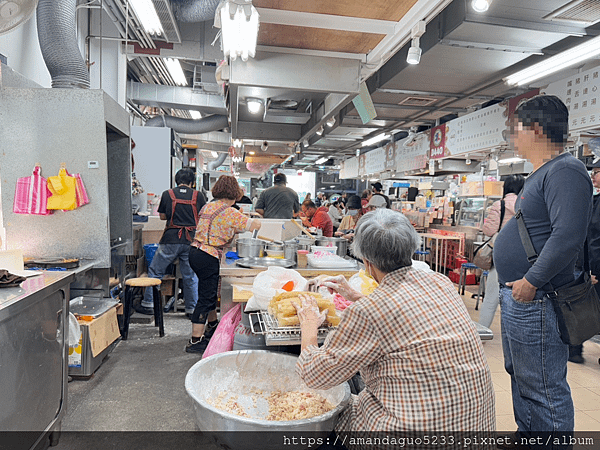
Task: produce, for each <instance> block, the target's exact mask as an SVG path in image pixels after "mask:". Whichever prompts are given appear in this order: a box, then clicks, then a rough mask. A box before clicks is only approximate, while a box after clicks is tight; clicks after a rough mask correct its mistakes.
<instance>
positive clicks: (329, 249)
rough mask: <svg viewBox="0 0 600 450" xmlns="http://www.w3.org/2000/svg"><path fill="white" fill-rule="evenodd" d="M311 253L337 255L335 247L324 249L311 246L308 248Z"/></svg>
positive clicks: (321, 246)
mask: <svg viewBox="0 0 600 450" xmlns="http://www.w3.org/2000/svg"><path fill="white" fill-rule="evenodd" d="M310 250H311V252H312V253H315V252H328V253H331V254H333V255H335V254H337V247H325V246H324V245H312V246H311V247H310Z"/></svg>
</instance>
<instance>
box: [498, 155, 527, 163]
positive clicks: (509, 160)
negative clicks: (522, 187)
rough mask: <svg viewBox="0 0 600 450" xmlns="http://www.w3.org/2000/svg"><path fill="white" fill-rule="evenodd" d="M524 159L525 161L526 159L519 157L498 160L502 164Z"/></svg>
mask: <svg viewBox="0 0 600 450" xmlns="http://www.w3.org/2000/svg"><path fill="white" fill-rule="evenodd" d="M522 161H525V160H524V159H523V158H518V157H514V158H505V159H500V160H498V162H499V163H501V164H511V163H518V162H522Z"/></svg>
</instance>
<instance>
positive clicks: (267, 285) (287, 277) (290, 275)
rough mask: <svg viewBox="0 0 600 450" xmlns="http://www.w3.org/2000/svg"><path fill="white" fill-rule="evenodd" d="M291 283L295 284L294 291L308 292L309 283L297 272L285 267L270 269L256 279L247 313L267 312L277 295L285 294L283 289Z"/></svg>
mask: <svg viewBox="0 0 600 450" xmlns="http://www.w3.org/2000/svg"><path fill="white" fill-rule="evenodd" d="M289 281H292V282H293V283H294V287H293V288H292V290H293V291H304V290H306V285H307V281H306V278H304V277H303V276H302V275H300V274H299V273H298V272H297V271H295V270H292V269H284V268H283V267H269V268H268V269H267V270H265V271H264V272H261V273H259V274H258V275H256V278H254V284H253V285H252V293H253V294H254V296H253V297H251V298H250V299H249V300H248V304H247V305H246V311H256V310H263V311H266V310H267V309H268V307H269V303H270V302H271V300H272V299H273V297H275V296H276V295H277V294H281V293H282V292H285V291H284V290H283V289H282V287H283V286H284V285H285V284H286V283H287V282H289Z"/></svg>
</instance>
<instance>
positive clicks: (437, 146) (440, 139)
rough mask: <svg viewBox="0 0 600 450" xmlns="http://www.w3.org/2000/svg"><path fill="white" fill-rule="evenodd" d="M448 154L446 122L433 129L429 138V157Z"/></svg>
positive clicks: (439, 156)
mask: <svg viewBox="0 0 600 450" xmlns="http://www.w3.org/2000/svg"><path fill="white" fill-rule="evenodd" d="M444 156H448V150H447V149H446V124H442V125H438V126H437V127H433V128H432V129H431V138H430V140H429V159H439V158H443V157H444Z"/></svg>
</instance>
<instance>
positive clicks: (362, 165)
mask: <svg viewBox="0 0 600 450" xmlns="http://www.w3.org/2000/svg"><path fill="white" fill-rule="evenodd" d="M366 158H367V154H366V153H363V154H362V155H360V156H359V157H358V176H359V177H362V176H364V175H366V174H367V172H366V171H365V163H366Z"/></svg>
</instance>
